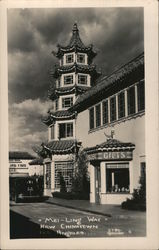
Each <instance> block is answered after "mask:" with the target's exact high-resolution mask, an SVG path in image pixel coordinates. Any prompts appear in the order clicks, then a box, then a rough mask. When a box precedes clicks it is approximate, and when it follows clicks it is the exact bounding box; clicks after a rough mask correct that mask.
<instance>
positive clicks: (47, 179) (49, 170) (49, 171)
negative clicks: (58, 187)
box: [45, 163, 51, 189]
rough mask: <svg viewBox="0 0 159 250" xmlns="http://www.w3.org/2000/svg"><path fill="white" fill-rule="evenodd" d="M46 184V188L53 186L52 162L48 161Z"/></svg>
mask: <svg viewBox="0 0 159 250" xmlns="http://www.w3.org/2000/svg"><path fill="white" fill-rule="evenodd" d="M45 166H46V174H45V184H46V188H47V189H50V188H51V163H46V165H45Z"/></svg>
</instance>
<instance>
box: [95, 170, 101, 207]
mask: <svg viewBox="0 0 159 250" xmlns="http://www.w3.org/2000/svg"><path fill="white" fill-rule="evenodd" d="M100 192H101V172H100V166H97V167H96V203H97V204H100Z"/></svg>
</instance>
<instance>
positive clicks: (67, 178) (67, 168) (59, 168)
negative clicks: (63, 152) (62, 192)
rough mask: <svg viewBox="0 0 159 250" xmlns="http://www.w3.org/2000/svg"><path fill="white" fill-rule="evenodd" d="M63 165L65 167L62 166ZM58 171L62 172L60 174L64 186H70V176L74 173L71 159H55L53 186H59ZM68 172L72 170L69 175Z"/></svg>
mask: <svg viewBox="0 0 159 250" xmlns="http://www.w3.org/2000/svg"><path fill="white" fill-rule="evenodd" d="M64 166H65V167H64ZM59 172H62V173H63V174H62V176H63V178H64V181H65V184H66V188H71V186H72V181H71V180H72V177H73V174H74V164H73V161H55V188H56V189H58V188H60V180H59V177H58V174H59ZM68 172H72V173H71V175H70V176H68Z"/></svg>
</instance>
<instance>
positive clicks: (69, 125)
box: [58, 122, 74, 139]
mask: <svg viewBox="0 0 159 250" xmlns="http://www.w3.org/2000/svg"><path fill="white" fill-rule="evenodd" d="M60 126H64V127H63V128H60ZM58 127H59V128H58V131H59V132H58V135H59V139H66V138H72V137H73V135H74V131H73V127H74V123H73V122H60V123H58ZM69 130H70V131H69ZM61 131H63V134H64V136H63V137H62V136H61ZM69 134H70V135H69Z"/></svg>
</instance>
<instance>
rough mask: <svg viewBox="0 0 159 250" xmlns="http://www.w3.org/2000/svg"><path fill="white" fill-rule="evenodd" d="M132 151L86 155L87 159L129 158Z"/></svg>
mask: <svg viewBox="0 0 159 250" xmlns="http://www.w3.org/2000/svg"><path fill="white" fill-rule="evenodd" d="M131 159H132V151H118V152H114V151H112V152H98V153H93V154H90V155H88V160H131Z"/></svg>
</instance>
